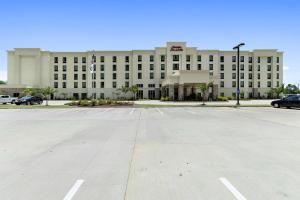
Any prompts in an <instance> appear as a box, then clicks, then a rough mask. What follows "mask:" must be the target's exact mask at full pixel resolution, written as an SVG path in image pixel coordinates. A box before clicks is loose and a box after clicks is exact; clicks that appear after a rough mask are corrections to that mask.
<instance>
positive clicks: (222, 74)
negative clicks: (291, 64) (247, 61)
mask: <svg viewBox="0 0 300 200" xmlns="http://www.w3.org/2000/svg"><path fill="white" fill-rule="evenodd" d="M252 78H253V75H252V74H248V79H252ZM267 78H268V79H271V78H272V74H271V73H268V74H267ZM220 79H224V73H220ZM232 79H236V73H232ZM240 79H244V73H240ZM257 79H260V73H258V74H257ZM276 79H279V73H277V74H276Z"/></svg>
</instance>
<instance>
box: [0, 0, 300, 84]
mask: <svg viewBox="0 0 300 200" xmlns="http://www.w3.org/2000/svg"><path fill="white" fill-rule="evenodd" d="M0 2H1V6H0V27H1V29H0V80H6V74H7V52H6V51H7V50H10V49H13V48H42V49H45V50H49V51H86V50H132V49H153V48H154V47H160V46H164V45H165V43H166V42H167V41H185V42H187V45H188V46H192V47H198V48H199V49H220V50H231V49H232V47H233V46H234V45H236V44H238V43H239V42H245V43H246V45H245V47H243V49H244V50H253V49H269V48H270V49H279V50H280V51H284V83H293V84H298V83H300V51H299V45H300V1H299V0H251V1H241V0H226V1H225V0H223V1H222V0H181V1H180V0H127V1H125V0H123V1H121V0H104V1H102V0H26V1H24V0H13V1H12V0H0Z"/></svg>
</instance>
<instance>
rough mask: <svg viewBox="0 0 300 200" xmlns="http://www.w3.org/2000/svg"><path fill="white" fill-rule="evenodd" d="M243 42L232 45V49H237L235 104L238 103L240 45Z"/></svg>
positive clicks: (242, 44)
mask: <svg viewBox="0 0 300 200" xmlns="http://www.w3.org/2000/svg"><path fill="white" fill-rule="evenodd" d="M244 45H245V43H240V44H238V45H237V46H235V47H233V49H234V50H237V85H236V100H237V102H236V105H237V106H238V105H240V47H241V46H244Z"/></svg>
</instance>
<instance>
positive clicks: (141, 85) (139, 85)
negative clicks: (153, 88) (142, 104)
mask: <svg viewBox="0 0 300 200" xmlns="http://www.w3.org/2000/svg"><path fill="white" fill-rule="evenodd" d="M136 86H138V87H139V88H143V87H144V85H143V84H136Z"/></svg>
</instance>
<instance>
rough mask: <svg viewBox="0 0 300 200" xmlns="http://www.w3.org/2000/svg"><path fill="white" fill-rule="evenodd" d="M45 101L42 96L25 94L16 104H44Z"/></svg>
mask: <svg viewBox="0 0 300 200" xmlns="http://www.w3.org/2000/svg"><path fill="white" fill-rule="evenodd" d="M42 103H43V99H42V98H41V97H37V96H25V97H22V98H20V99H18V100H17V101H16V102H15V104H16V105H21V104H24V105H33V104H42Z"/></svg>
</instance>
